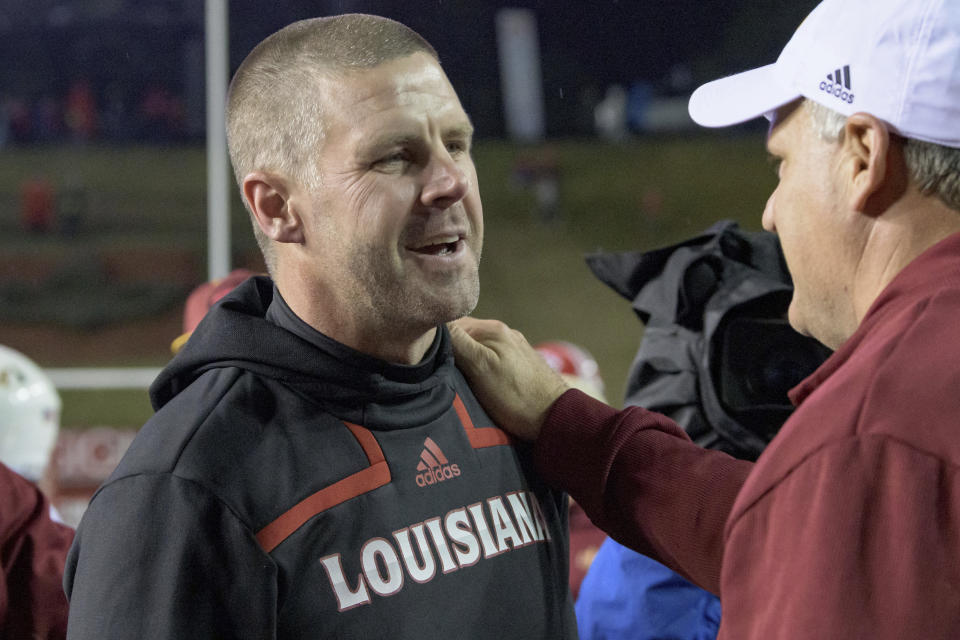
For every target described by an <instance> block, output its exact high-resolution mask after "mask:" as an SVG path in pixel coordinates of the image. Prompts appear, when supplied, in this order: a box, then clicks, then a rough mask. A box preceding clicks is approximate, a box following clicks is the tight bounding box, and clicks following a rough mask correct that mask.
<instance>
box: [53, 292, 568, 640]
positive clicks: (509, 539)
mask: <svg viewBox="0 0 960 640" xmlns="http://www.w3.org/2000/svg"><path fill="white" fill-rule="evenodd" d="M150 393H151V398H152V401H153V404H154V408H155V409H156V410H157V413H156V415H154V417H153V418H152V419H151V420H150V421H149V422H148V423H147V424H146V425H145V426H144V427H143V429H142V430H141V432H140V433H139V434H138V436H137V439H136V440H135V441H134V443H133V445H131V447H130V449H129V450H128V452H127V454H126V455H125V456H124V458H123V460H122V461H121V463H120V465H119V466H118V467H117V469H116V471H115V472H114V473H113V474H112V475H111V477H110V478H109V479H108V480H107V482H106V483H105V484H104V485H103V486H102V487H101V488H100V490H99V491H98V492H97V494H96V495H95V496H94V498H93V500H92V501H91V503H90V506H89V508H88V510H87V512H86V514H85V515H84V518H83V521H82V522H81V524H80V527H79V529H78V533H77V538H76V541H75V543H74V545H73V548H72V549H71V552H70V555H69V558H68V560H67V570H66V576H65V579H64V585H65V588H66V591H67V594H68V596H69V597H70V606H71V610H70V626H69V633H70V637H71V638H90V639H94V638H96V639H97V640H102V639H103V638H257V639H262V638H321V637H324V638H326V637H330V638H364V639H366V638H418V639H422V638H524V639H528V638H575V637H576V625H575V622H574V619H573V612H572V607H571V603H570V598H569V592H568V588H567V572H568V556H567V553H568V551H567V534H566V497H565V496H564V495H563V494H560V493H558V492H554V491H551V490H550V489H548V488H547V487H546V486H545V485H544V484H543V483H542V482H541V481H540V480H539V479H538V478H537V477H536V476H535V475H534V474H533V472H532V462H531V459H530V452H529V451H528V450H527V448H526V447H524V446H521V445H514V444H513V443H512V442H511V441H510V439H509V438H508V436H507V435H506V434H505V433H504V432H502V431H500V430H499V429H497V428H496V427H494V426H493V423H492V421H491V420H490V418H489V417H488V416H487V415H486V414H485V413H484V411H483V409H482V408H481V407H480V405H479V403H478V402H477V401H476V399H475V398H474V396H473V394H472V393H471V392H470V390H469V388H468V387H467V385H466V382H465V381H464V379H463V377H462V375H461V374H460V372H459V371H458V370H457V369H456V367H455V366H454V363H453V355H452V351H451V348H450V342H449V334H448V333H447V331H446V329H445V328H443V327H441V328H440V329H439V330H438V331H437V338H436V340H434V343H433V345H432V346H431V347H430V349H429V351H428V353H427V355H426V356H425V357H424V359H423V361H422V362H421V363H420V364H417V365H414V366H403V365H395V364H390V363H387V362H384V361H381V360H378V359H375V358H372V357H370V356H366V355H364V354H362V353H359V352H357V351H354V350H352V349H350V348H348V347H346V346H344V345H342V344H339V343H337V342H335V341H333V340H331V339H330V338H327V337H326V336H324V335H322V334H320V333H319V332H317V331H315V330H314V329H312V328H311V327H310V326H308V325H307V324H306V323H304V322H303V321H301V320H300V319H299V318H297V317H296V316H295V315H294V314H293V313H292V312H291V311H290V309H289V308H288V307H287V305H286V304H285V303H284V301H283V300H282V299H281V298H280V296H279V294H278V293H277V292H276V290H275V288H274V286H273V284H272V282H271V281H270V280H269V279H268V278H263V277H260V278H253V279H251V280H248V281H247V282H246V283H244V284H242V285H240V286H239V287H237V289H235V290H234V291H233V292H232V293H231V294H230V295H228V296H227V297H225V298H224V299H223V300H222V301H221V303H219V304H218V305H217V306H215V307H214V308H213V309H211V311H210V312H209V313H208V314H207V317H206V318H205V319H204V320H203V322H201V323H200V325H199V326H198V327H197V330H196V331H195V332H194V334H193V336H191V338H190V340H189V342H188V343H187V344H186V346H185V347H184V348H183V349H182V350H181V352H180V353H179V354H178V355H177V356H176V357H175V358H174V359H173V361H171V363H170V364H169V365H168V366H167V367H166V368H165V369H164V371H163V372H162V373H161V374H160V376H159V377H158V378H157V380H156V381H155V382H154V384H153V386H152V387H151V389H150Z"/></svg>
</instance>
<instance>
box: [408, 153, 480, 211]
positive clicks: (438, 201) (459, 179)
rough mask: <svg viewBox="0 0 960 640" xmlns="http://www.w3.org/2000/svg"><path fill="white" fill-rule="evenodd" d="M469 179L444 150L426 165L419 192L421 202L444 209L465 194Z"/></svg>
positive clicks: (468, 186) (458, 200)
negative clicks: (424, 176)
mask: <svg viewBox="0 0 960 640" xmlns="http://www.w3.org/2000/svg"><path fill="white" fill-rule="evenodd" d="M469 188H470V180H469V178H468V177H467V174H466V172H465V171H464V170H463V168H461V167H460V165H459V164H457V162H456V161H455V160H454V159H453V158H452V157H451V156H450V154H448V153H446V152H444V153H443V154H442V155H437V156H435V157H434V158H433V159H431V161H430V164H428V165H427V170H426V180H425V183H424V185H423V190H422V191H421V192H420V200H421V202H422V203H423V204H424V205H426V206H428V207H438V208H441V209H446V208H447V207H450V206H452V205H454V204H456V203H457V202H460V200H462V199H463V197H464V196H465V195H467V190H468V189H469Z"/></svg>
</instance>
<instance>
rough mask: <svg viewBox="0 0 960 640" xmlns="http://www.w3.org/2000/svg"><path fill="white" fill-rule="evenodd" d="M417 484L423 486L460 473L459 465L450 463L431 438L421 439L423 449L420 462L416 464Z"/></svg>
mask: <svg viewBox="0 0 960 640" xmlns="http://www.w3.org/2000/svg"><path fill="white" fill-rule="evenodd" d="M417 471H419V472H420V473H418V474H417V486H418V487H425V486H427V485H430V484H437V483H438V482H443V481H444V480H450V479H451V478H456V477H457V476H459V475H460V467H458V466H457V465H455V464H450V461H449V460H447V456H445V455H443V451H441V450H440V447H438V446H437V443H436V442H434V441H433V439H432V438H427V439H426V440H424V441H423V451H421V452H420V462H419V463H418V464H417Z"/></svg>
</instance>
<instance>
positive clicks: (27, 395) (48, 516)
mask: <svg viewBox="0 0 960 640" xmlns="http://www.w3.org/2000/svg"><path fill="white" fill-rule="evenodd" d="M60 407H61V402H60V396H59V394H57V390H56V388H55V387H54V386H53V384H52V383H51V382H50V380H49V378H47V376H46V375H45V374H44V373H43V371H42V370H41V369H40V367H38V366H37V365H36V364H35V363H34V362H33V361H32V360H30V359H29V358H27V357H26V356H24V355H23V354H22V353H20V352H18V351H16V350H14V349H10V348H9V347H5V346H0V569H2V571H3V581H2V582H0V637H3V638H40V639H44V640H46V639H51V640H52V639H55V638H64V637H66V632H67V598H66V596H65V595H64V593H63V586H62V582H63V568H64V562H65V561H66V556H67V551H68V550H69V548H70V543H71V542H72V541H73V529H71V528H70V527H68V526H66V525H64V524H63V523H61V522H59V519H58V518H57V516H56V512H55V511H54V510H53V507H52V506H51V504H50V501H49V499H48V498H47V496H46V495H44V493H43V492H42V491H40V489H39V487H38V485H37V483H39V482H42V480H43V478H44V476H45V474H46V473H47V467H48V465H49V463H50V457H51V454H52V452H53V447H54V444H55V443H56V439H57V433H58V432H59V428H60Z"/></svg>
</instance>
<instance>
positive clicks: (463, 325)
mask: <svg viewBox="0 0 960 640" xmlns="http://www.w3.org/2000/svg"><path fill="white" fill-rule="evenodd" d="M447 326H448V327H451V330H452V327H458V328H459V329H462V330H463V331H464V333H466V334H467V335H469V336H470V337H471V338H473V339H474V340H476V341H478V342H482V343H487V342H496V341H498V340H506V339H507V337H506V336H508V335H509V334H510V332H511V331H512V329H510V327H508V326H507V325H505V324H504V323H502V322H500V321H499V320H483V319H480V318H471V317H469V316H468V317H466V318H460V319H459V320H454V321H453V322H450V323H448V325H447Z"/></svg>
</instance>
